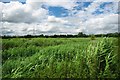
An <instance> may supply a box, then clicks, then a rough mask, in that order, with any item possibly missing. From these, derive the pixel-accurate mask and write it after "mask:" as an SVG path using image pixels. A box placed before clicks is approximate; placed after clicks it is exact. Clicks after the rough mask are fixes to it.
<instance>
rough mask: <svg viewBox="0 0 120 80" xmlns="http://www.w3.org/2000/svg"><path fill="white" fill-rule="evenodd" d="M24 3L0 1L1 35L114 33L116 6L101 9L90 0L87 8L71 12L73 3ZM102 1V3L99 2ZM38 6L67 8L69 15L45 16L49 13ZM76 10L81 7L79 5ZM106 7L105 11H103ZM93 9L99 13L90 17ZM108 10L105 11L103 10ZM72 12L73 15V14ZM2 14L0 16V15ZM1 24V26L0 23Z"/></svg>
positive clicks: (42, 1)
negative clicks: (99, 12)
mask: <svg viewBox="0 0 120 80" xmlns="http://www.w3.org/2000/svg"><path fill="white" fill-rule="evenodd" d="M32 1H33V0H27V2H26V4H22V3H19V2H18V1H12V2H10V3H2V2H0V10H2V12H0V17H1V18H0V19H1V20H0V21H1V23H0V25H2V27H0V30H2V32H3V34H5V35H27V34H34V32H33V31H35V34H77V33H78V32H84V33H87V34H92V33H108V32H116V31H117V29H118V19H117V17H118V15H117V14H116V11H117V3H112V4H106V5H105V6H104V9H101V8H100V5H101V4H103V2H98V0H97V1H93V2H92V3H91V4H90V5H89V6H88V7H87V8H85V9H84V8H82V10H74V9H73V8H74V7H75V6H78V5H77V4H76V0H72V1H70V0H57V1H55V0H49V1H48V0H41V1H40V2H32ZM101 1H103V0H101ZM42 5H47V7H49V6H53V7H54V6H57V7H58V6H60V7H63V8H65V9H68V11H69V14H72V15H68V16H65V17H55V16H54V15H52V16H51V15H49V10H48V9H47V8H46V9H44V8H43V7H42ZM80 7H84V6H83V5H81V6H80ZM107 7H109V8H107ZM96 10H101V11H103V13H102V14H97V13H95V14H93V12H95V11H96ZM106 10H108V11H106ZM74 12H76V13H75V14H74ZM2 13H3V15H2ZM2 21H3V22H4V23H3V22H2Z"/></svg>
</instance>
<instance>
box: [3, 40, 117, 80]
mask: <svg viewBox="0 0 120 80" xmlns="http://www.w3.org/2000/svg"><path fill="white" fill-rule="evenodd" d="M117 48H118V45H117V39H116V38H96V39H95V40H91V39H90V38H9V39H2V77H3V78H117V77H118V76H119V75H118V74H117V73H118V68H119V67H118V66H117V64H118V58H117V57H118V56H117V55H118V54H117V53H118V52H117V51H118V50H117Z"/></svg>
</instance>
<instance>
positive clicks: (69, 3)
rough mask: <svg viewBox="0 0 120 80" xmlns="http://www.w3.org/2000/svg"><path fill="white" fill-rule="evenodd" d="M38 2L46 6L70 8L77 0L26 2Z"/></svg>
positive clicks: (30, 2) (35, 3)
mask: <svg viewBox="0 0 120 80" xmlns="http://www.w3.org/2000/svg"><path fill="white" fill-rule="evenodd" d="M39 2H40V3H43V4H46V5H47V6H60V7H64V8H66V9H72V8H73V7H74V6H75V5H76V2H77V0H27V3H29V4H32V5H35V6H36V5H37V3H39Z"/></svg>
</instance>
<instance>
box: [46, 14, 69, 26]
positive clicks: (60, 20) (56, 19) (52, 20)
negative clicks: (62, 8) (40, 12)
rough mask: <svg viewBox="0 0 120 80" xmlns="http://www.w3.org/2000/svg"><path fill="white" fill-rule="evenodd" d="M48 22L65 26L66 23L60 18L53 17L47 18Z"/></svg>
mask: <svg viewBox="0 0 120 80" xmlns="http://www.w3.org/2000/svg"><path fill="white" fill-rule="evenodd" d="M48 22H53V23H62V24H65V23H67V22H68V21H67V20H63V19H62V18H56V17H55V16H48Z"/></svg>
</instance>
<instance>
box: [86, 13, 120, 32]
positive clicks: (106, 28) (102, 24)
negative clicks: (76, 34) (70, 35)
mask: <svg viewBox="0 0 120 80" xmlns="http://www.w3.org/2000/svg"><path fill="white" fill-rule="evenodd" d="M117 18H118V15H117V14H110V15H103V16H100V17H97V18H92V19H89V20H88V21H86V22H85V23H84V26H85V27H86V28H85V30H86V32H87V33H90V34H91V33H92V34H93V33H96V34H99V33H109V32H116V31H117V30H118V19H117Z"/></svg>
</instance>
